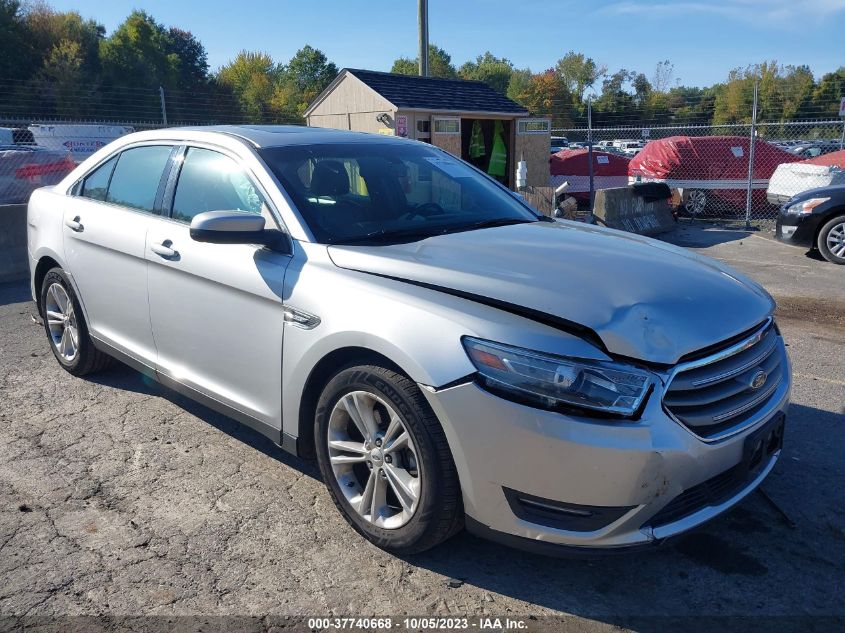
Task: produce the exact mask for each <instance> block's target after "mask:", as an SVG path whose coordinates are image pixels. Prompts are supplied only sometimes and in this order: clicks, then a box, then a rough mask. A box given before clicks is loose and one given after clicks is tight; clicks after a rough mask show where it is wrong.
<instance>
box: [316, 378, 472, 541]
mask: <svg viewBox="0 0 845 633" xmlns="http://www.w3.org/2000/svg"><path fill="white" fill-rule="evenodd" d="M315 439H316V442H315V444H316V448H317V460H318V462H319V465H320V472H321V473H322V475H323V480H324V481H325V483H326V486H327V487H328V489H329V492H330V493H331V496H332V499H333V500H334V503H335V505H336V506H337V507H338V509H339V510H340V512H341V513H342V514H343V516H344V518H345V519H346V520H347V521H348V522H349V523H350V525H352V527H353V528H355V530H357V531H358V532H359V533H360V534H361V535H363V536H364V537H365V538H366V539H368V540H369V541H371V542H372V543H374V544H375V545H377V546H378V547H380V548H382V549H385V550H388V551H390V552H394V553H397V554H412V553H416V552H421V551H423V550H426V549H429V548H431V547H434V546H435V545H437V544H439V543H441V542H442V541H444V540H446V539H447V538H449V537H450V536H452V535H453V534H455V533H456V532H457V531H459V530H460V528H461V526H462V524H463V507H462V504H461V492H460V486H459V484H458V476H457V472H456V470H455V465H454V462H453V461H452V455H451V453H450V451H449V447H448V444H447V443H446V437H445V435H444V433H443V428H442V427H441V426H440V423H439V421H438V420H437V418H436V416H435V415H434V413H433V412H432V410H431V408H430V407H429V406H428V403H427V402H426V400H425V398H424V397H423V395H422V393H420V390H419V388H418V387H417V386H416V385H415V384H414V383H413V382H412V381H410V380H409V379H408V378H407V377H406V376H403V375H401V374H398V373H396V372H395V371H392V370H390V369H387V368H384V367H378V366H372V365H370V366H358V367H350V368H349V369H345V370H343V371H341V372H340V373H338V374H337V375H336V376H335V377H334V378H332V380H331V381H329V383H328V384H327V385H326V387H325V389H324V390H323V393H322V395H321V396H320V400H319V403H318V405H317V414H316V418H315Z"/></svg>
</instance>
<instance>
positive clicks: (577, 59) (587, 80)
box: [555, 51, 607, 104]
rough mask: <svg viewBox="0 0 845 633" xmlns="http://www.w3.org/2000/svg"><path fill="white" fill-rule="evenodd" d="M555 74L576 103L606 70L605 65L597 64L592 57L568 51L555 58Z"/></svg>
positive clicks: (579, 101) (580, 100)
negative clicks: (557, 58)
mask: <svg viewBox="0 0 845 633" xmlns="http://www.w3.org/2000/svg"><path fill="white" fill-rule="evenodd" d="M555 70H557V74H558V75H559V76H560V78H561V80H562V81H563V84H564V86H566V88H567V90H568V91H569V92H570V93H571V94H572V96H573V97H574V98H575V101H576V102H577V103H579V104H580V103H581V102H582V101H583V100H584V92H585V91H586V90H587V88H591V87H593V86H594V85H595V83H596V82H597V81H598V80H599V79H600V78H602V77H603V76H604V75H605V73H606V72H607V66H600V65H598V64H597V63H596V62H595V61H594V60H593V58H592V57H585V56H584V54H583V53H576V52H575V51H569V52H568V53H567V54H566V55H564V56H563V57H562V58H560V59H559V60H557V65H556V66H555Z"/></svg>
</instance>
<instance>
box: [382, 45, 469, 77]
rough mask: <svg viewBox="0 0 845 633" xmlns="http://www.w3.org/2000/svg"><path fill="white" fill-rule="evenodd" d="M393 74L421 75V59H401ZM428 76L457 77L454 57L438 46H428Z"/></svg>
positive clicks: (392, 69)
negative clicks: (453, 62)
mask: <svg viewBox="0 0 845 633" xmlns="http://www.w3.org/2000/svg"><path fill="white" fill-rule="evenodd" d="M390 72H392V73H398V74H400V75H416V74H418V73H419V57H415V58H414V59H410V58H409V57H400V58H398V59H397V60H395V61H394V62H393V66H392V67H391V69H390ZM428 74H429V76H430V77H446V78H449V79H451V78H454V77H457V76H458V74H457V71H455V66H454V65H453V64H452V56H451V55H449V53H447V52H446V51H444V50H443V49H442V48H440V47H439V46H437V45H436V44H429V45H428Z"/></svg>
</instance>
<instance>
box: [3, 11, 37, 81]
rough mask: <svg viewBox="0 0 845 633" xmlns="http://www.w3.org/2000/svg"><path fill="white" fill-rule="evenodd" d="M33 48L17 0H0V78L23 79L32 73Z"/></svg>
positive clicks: (33, 61) (33, 63)
mask: <svg viewBox="0 0 845 633" xmlns="http://www.w3.org/2000/svg"><path fill="white" fill-rule="evenodd" d="M34 57H35V50H34V49H33V47H32V44H31V34H30V31H29V28H28V26H27V24H26V21H25V19H24V15H23V12H22V11H21V4H20V2H18V0H0V78H3V79H25V78H26V77H28V76H29V75H30V73H32V71H33V68H34V67H37V64H36V63H35V59H34Z"/></svg>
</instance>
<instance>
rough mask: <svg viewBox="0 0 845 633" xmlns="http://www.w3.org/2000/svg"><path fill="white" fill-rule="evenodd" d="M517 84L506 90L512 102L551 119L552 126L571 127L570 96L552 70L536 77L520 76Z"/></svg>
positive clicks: (529, 75)
mask: <svg viewBox="0 0 845 633" xmlns="http://www.w3.org/2000/svg"><path fill="white" fill-rule="evenodd" d="M517 72H519V71H517ZM517 82H518V84H515V85H514V86H513V87H512V88H510V87H509V89H508V95H509V96H510V97H511V98H512V99H513V100H514V101H517V102H519V103H521V104H522V105H524V106H525V107H526V108H527V109H528V110H529V111H530V112H532V113H533V114H536V115H539V116H549V117H551V118H552V125H555V126H557V127H564V126H567V125H571V123H572V121H571V119H570V117H569V109H568V105H569V104H570V103H571V102H572V95H571V94H570V93H569V90H568V89H567V87H566V84H565V83H564V82H563V80H562V79H561V78H560V75H558V74H557V73H556V72H555V71H554V70H553V69H549V70H547V71H545V72H542V73H537V74H536V75H534V74H530V73H528V75H527V76H526V75H524V74H522V75H520V77H519V79H518V80H517Z"/></svg>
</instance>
